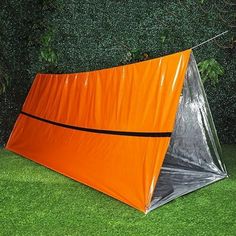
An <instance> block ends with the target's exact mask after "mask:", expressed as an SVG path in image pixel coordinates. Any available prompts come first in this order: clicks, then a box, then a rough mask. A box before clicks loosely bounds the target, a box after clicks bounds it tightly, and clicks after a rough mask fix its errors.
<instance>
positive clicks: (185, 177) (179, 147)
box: [149, 55, 227, 211]
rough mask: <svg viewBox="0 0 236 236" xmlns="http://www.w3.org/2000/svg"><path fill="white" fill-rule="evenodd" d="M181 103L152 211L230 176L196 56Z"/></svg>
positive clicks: (189, 71) (191, 62)
mask: <svg viewBox="0 0 236 236" xmlns="http://www.w3.org/2000/svg"><path fill="white" fill-rule="evenodd" d="M179 102H180V104H179V109H178V113H177V118H176V123H175V129H174V132H173V133H172V136H171V142H170V145H169V148H168V151H167V154H166V156H165V160H164V163H163V166H162V169H161V173H160V176H159V178H158V182H157V185H156V188H155V191H154V194H153V197H152V202H151V206H150V208H149V211H151V210H153V209H155V208H157V207H159V206H161V205H163V204H165V203H167V202H169V201H171V200H173V199H175V198H177V197H179V196H181V195H184V194H187V193H189V192H192V191H194V190H196V189H199V188H201V187H204V186H206V185H208V184H210V183H213V182H215V181H217V180H220V179H223V178H225V177H226V176H227V173H226V169H225V167H224V165H223V164H222V162H221V148H220V144H219V141H218V138H217V133H216V129H215V126H214V123H213V120H212V116H211V111H210V108H209V105H208V102H207V98H206V95H205V92H204V89H203V85H202V82H201V78H200V75H199V72H198V68H197V64H196V61H195V59H194V56H193V55H191V58H190V61H189V65H188V69H187V73H186V76H185V81H184V88H183V91H182V95H181V97H180V101H179Z"/></svg>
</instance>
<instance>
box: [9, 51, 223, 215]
mask: <svg viewBox="0 0 236 236" xmlns="http://www.w3.org/2000/svg"><path fill="white" fill-rule="evenodd" d="M190 54H191V50H186V51H183V52H179V53H175V54H172V55H168V56H164V57H160V58H156V59H152V60H148V61H143V62H138V63H134V64H130V65H124V66H118V67H114V68H109V69H103V70H97V71H90V72H82V73H75V74H38V75H37V76H36V78H35V80H34V82H33V85H32V87H31V89H30V91H29V94H28V96H27V99H26V101H25V103H24V105H23V108H22V111H21V113H20V115H19V117H18V119H17V121H16V124H15V126H14V129H13V131H12V134H11V136H10V138H9V141H8V143H7V146H6V148H7V149H8V150H11V151H13V152H16V153H18V154H20V155H22V156H24V157H26V158H28V159H31V160H33V161H35V162H37V163H40V164H42V165H44V166H46V167H48V168H50V169H53V170H55V171H57V172H59V173H62V174H63V175H66V176H68V177H70V178H72V179H75V180H77V181H79V182H81V183H84V184H86V185H88V186H91V187H93V188H95V189H97V190H99V191H101V192H104V193H106V194H108V195H110V196H112V197H114V198H116V199H118V200H120V201H122V202H125V203H127V204H128V205H130V206H132V207H135V208H137V209H138V210H140V211H143V212H145V213H146V212H148V211H150V210H152V209H154V208H156V207H157V206H160V205H162V204H164V203H166V202H168V201H170V200H172V199H174V198H175V197H177V196H180V195H183V194H186V193H187V192H190V191H193V190H195V189H197V188H199V187H202V186H205V185H206V184H209V183H211V182H214V181H216V180H218V179H222V178H224V177H225V176H226V173H225V170H224V168H223V166H222V164H221V161H220V157H219V152H218V150H217V148H218V147H217V142H216V133H214V127H213V126H212V124H213V123H212V124H211V122H210V123H209V122H208V121H209V117H210V113H209V109H208V108H207V109H206V107H207V101H206V98H205V97H204V96H203V95H204V94H203V90H202V87H201V84H200V80H199V79H196V81H197V83H198V85H194V83H196V81H192V80H193V78H194V75H196V74H197V72H196V71H194V69H195V70H196V63H195V61H194V59H193V57H191V58H192V59H190ZM186 71H187V72H186ZM188 73H190V76H189V78H186V76H187V74H188ZM191 73H192V75H191ZM197 77H199V76H198V74H197ZM184 78H186V79H185V82H184ZM185 83H189V84H192V85H193V87H192V92H194V89H195V88H194V86H195V87H196V88H197V89H198V90H199V89H200V90H199V91H200V93H199V94H198V93H196V91H195V92H194V95H191V96H192V97H191V96H190V94H186V93H189V91H190V90H191V89H190V90H189V89H187V90H186V91H184V89H183V85H184V84H185ZM186 86H187V85H186ZM186 86H184V88H185V87H186ZM181 92H182V95H181ZM194 96H197V98H198V99H199V97H200V96H203V104H202V105H201V106H202V107H204V109H206V113H205V114H203V118H201V119H202V120H204V118H206V119H208V120H207V121H206V122H205V123H206V124H199V128H196V130H197V131H199V130H201V129H203V127H206V128H205V130H202V133H201V132H198V136H197V137H196V138H197V143H199V144H201V142H199V140H204V139H205V136H204V134H205V135H206V136H208V137H207V142H205V143H203V144H202V145H203V146H204V147H205V149H204V150H202V149H201V145H200V147H196V145H195V144H196V142H195V143H194V140H193V137H192V136H191V135H194V132H192V131H193V130H192V131H191V130H190V131H188V132H187V133H186V134H187V135H182V136H181V135H179V134H180V133H179V131H178V132H177V131H176V130H177V129H176V128H174V127H178V126H179V127H184V126H183V123H184V124H185V125H186V122H189V125H190V126H191V124H193V122H194V120H193V119H194V117H195V116H198V114H199V111H200V112H201V109H202V107H201V106H200V105H199V104H200V103H199V102H198V101H197V102H196V101H195V100H194ZM187 98H191V99H192V100H193V101H195V104H193V105H195V106H196V107H197V109H200V110H198V111H197V113H194V106H193V108H192V111H193V113H191V114H192V116H193V118H192V120H191V117H190V120H185V122H183V121H181V120H183V115H184V114H185V116H186V115H187V116H186V117H187V118H188V116H189V114H190V113H188V112H187V111H186V110H185V109H186V108H187V107H188V105H187V103H186V99H187ZM181 100H182V101H181ZM183 100H185V101H184V102H183ZM181 104H183V105H182V106H183V107H181ZM181 108H182V109H183V110H182V111H181V112H178V109H179V111H180V109H181ZM190 110H191V109H190ZM207 112H208V113H209V114H207ZM178 114H179V116H180V117H179V118H178ZM191 114H190V116H191ZM178 119H179V121H178ZM198 119H200V118H199V117H198ZM201 122H202V121H201ZM195 126H196V125H195ZM185 128H186V127H185ZM176 132H177V133H176ZM184 132H185V131H184ZM211 132H212V133H211ZM191 133H192V134H191ZM188 135H190V140H191V137H192V142H193V143H192V146H191V145H187V146H186V142H187V141H188V140H187V139H186V137H187V136H188ZM171 137H172V144H171V143H170V140H171ZM184 140H185V141H184ZM209 140H210V141H209ZM175 141H176V142H177V143H178V146H176V142H175ZM181 142H182V143H181ZM184 142H185V143H184ZM209 142H211V144H210V143H209ZM194 145H195V146H194ZM210 145H211V146H212V150H213V151H212V150H208V149H209V146H210ZM168 148H169V149H168ZM182 149H183V150H182ZM184 149H185V151H184ZM200 149H201V150H202V152H203V154H204V155H203V156H204V158H205V159H204V158H203V156H202V155H201V153H200ZM167 150H168V151H167ZM181 152H182V153H181ZM194 152H195V153H194ZM164 159H165V160H166V162H163V161H164ZM199 160H201V161H200V162H199ZM180 173H181V174H184V173H185V175H183V176H184V178H185V181H186V180H187V179H186V176H187V175H188V174H189V173H191V174H190V175H191V176H194V178H193V180H192V179H191V182H189V183H188V184H187V185H186V183H185V184H183V183H182V185H181V181H182V180H183V179H184V178H183V176H182V177H181V176H179V175H180ZM199 173H200V175H199ZM194 174H195V175H196V176H195V175H194ZM171 176H172V177H171ZM158 177H159V178H158ZM170 177H171V178H170ZM168 178H169V179H168ZM179 179H180V181H178V180H179ZM157 180H158V181H157ZM194 181H195V182H196V183H195V182H194ZM193 182H194V183H193ZM184 186H185V188H184ZM186 186H187V187H186Z"/></svg>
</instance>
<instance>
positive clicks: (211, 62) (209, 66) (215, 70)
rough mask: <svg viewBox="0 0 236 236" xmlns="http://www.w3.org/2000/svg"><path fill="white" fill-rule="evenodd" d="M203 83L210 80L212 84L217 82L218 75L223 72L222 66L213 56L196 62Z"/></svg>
mask: <svg viewBox="0 0 236 236" xmlns="http://www.w3.org/2000/svg"><path fill="white" fill-rule="evenodd" d="M198 68H199V72H200V74H201V78H202V81H203V83H204V82H206V81H210V82H211V83H212V84H213V85H216V84H217V83H219V77H220V76H222V75H223V74H224V68H223V67H222V66H221V65H220V64H219V62H217V61H216V60H215V59H214V58H211V59H207V60H205V61H202V62H199V63H198Z"/></svg>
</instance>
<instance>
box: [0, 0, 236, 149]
mask: <svg viewBox="0 0 236 236" xmlns="http://www.w3.org/2000/svg"><path fill="white" fill-rule="evenodd" d="M231 7H232V6H229V5H226V4H225V2H224V1H211V0H205V1H204V0H199V1H193V0H191V1H190V0H179V1H170V0H167V1H160V0H159V1H156V0H153V1H151V0H149V1H148V0H146V1H145V0H142V1H141V0H130V1H129V0H127V1H121V0H111V1H105V0H104V1H103V0H97V1H95V0H93V1H76V0H71V1H69V0H34V1H30V0H29V1H27V0H24V1H23V0H10V1H5V0H1V3H0V9H1V10H0V29H1V30H0V68H1V67H2V68H4V69H2V70H4V73H7V75H8V76H9V78H10V79H11V81H10V83H9V85H8V86H7V88H6V91H5V93H4V94H2V95H0V108H1V109H0V145H4V144H5V143H6V141H7V138H8V136H9V134H10V131H11V129H12V127H13V124H14V122H15V120H16V117H17V114H18V113H19V111H20V109H21V106H22V104H23V101H24V99H25V96H26V94H27V91H28V89H29V87H30V85H31V83H32V81H33V78H34V76H35V74H36V73H37V72H41V71H43V72H55V73H68V72H80V71H87V70H94V69H100V68H105V67H112V66H117V65H121V64H125V63H129V62H131V61H129V60H128V59H127V57H128V55H129V53H130V52H133V51H135V52H137V51H138V52H141V53H147V54H148V55H149V58H153V57H159V56H162V55H165V54H170V53H174V52H177V51H181V50H184V49H187V48H190V47H193V46H195V45H197V44H199V43H200V42H202V41H205V40H207V39H209V38H211V37H213V36H215V35H217V34H219V33H221V32H223V31H225V30H227V29H229V30H231V28H230V24H229V21H226V20H224V19H222V15H223V17H225V18H226V19H228V18H227V14H228V13H227V12H226V13H223V14H220V11H221V10H222V9H223V10H225V9H226V10H230V8H231ZM232 33H234V32H232V31H231V32H229V33H228V34H227V35H225V36H224V37H222V38H220V39H219V40H218V41H217V42H218V43H216V42H215V41H213V42H210V43H207V44H205V45H204V46H202V47H199V48H197V49H195V50H194V55H195V57H196V60H197V61H198V62H200V61H203V60H206V59H211V58H214V59H216V60H217V61H218V62H219V63H220V64H221V65H222V66H223V68H224V71H225V73H224V75H223V76H222V77H221V78H220V80H219V83H218V84H215V85H214V84H212V83H211V82H210V81H207V82H206V83H205V89H206V93H207V96H208V99H209V103H210V107H211V110H212V113H213V117H214V120H215V125H216V128H217V130H218V134H219V138H220V141H221V142H222V143H235V142H236V132H235V131H236V127H235V125H236V78H235V75H236V73H235V70H236V60H235V49H234V50H233V49H228V48H224V47H222V46H221V47H219V44H220V45H228V43H229V42H230V40H231V38H232ZM45 35H46V36H47V35H50V38H51V40H50V43H49V44H50V45H49V46H48V45H46V46H45V43H43V42H42V38H43V37H45ZM47 47H49V48H50V49H51V50H52V51H53V53H55V54H56V56H57V61H56V62H55V61H54V62H52V63H48V61H45V60H43V59H42V56H40V55H41V52H42V51H43V50H44V49H45V48H46V49H47ZM0 76H1V73H0Z"/></svg>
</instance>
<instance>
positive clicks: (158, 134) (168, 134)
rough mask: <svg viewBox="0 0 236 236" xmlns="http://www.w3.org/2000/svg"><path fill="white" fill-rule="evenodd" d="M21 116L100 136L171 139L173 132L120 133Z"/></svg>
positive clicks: (37, 117) (23, 113) (22, 113)
mask: <svg viewBox="0 0 236 236" xmlns="http://www.w3.org/2000/svg"><path fill="white" fill-rule="evenodd" d="M20 114H21V115H24V116H27V117H30V118H33V119H36V120H39V121H42V122H45V123H48V124H51V125H56V126H60V127H63V128H68V129H73V130H80V131H85V132H92V133H100V134H110V135H121V136H135V137H153V138H155V137H161V138H164V137H171V134H172V132H135V131H118V130H103V129H94V128H85V127H80V126H73V125H68V124H64V123H59V122H56V121H52V120H48V119H45V118H42V117H39V116H35V115H32V114H29V113H27V112H24V111H21V112H20Z"/></svg>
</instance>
